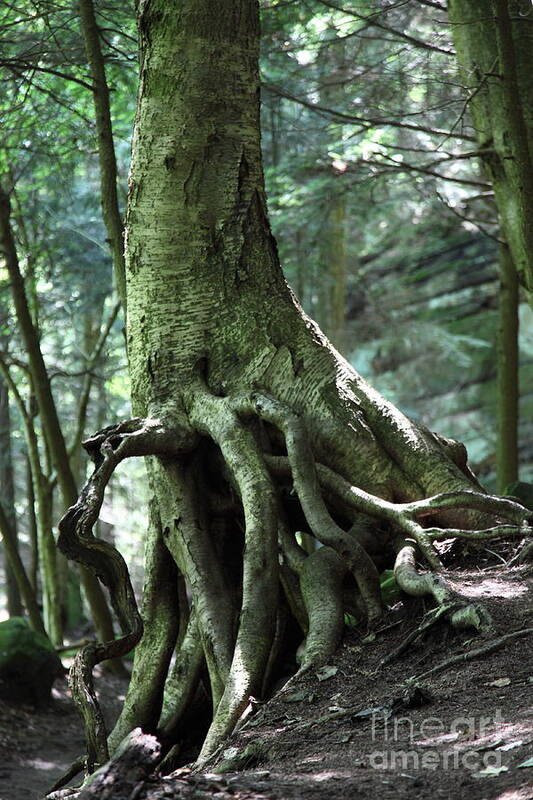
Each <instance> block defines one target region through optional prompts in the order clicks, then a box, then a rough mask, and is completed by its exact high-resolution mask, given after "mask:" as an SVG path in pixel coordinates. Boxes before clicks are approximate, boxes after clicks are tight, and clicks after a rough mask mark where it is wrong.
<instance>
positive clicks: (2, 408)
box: [0, 378, 22, 617]
mask: <svg viewBox="0 0 533 800" xmlns="http://www.w3.org/2000/svg"><path fill="white" fill-rule="evenodd" d="M0 504H1V505H2V508H3V510H4V512H5V516H6V517H7V521H8V524H9V528H10V531H11V538H12V545H13V547H14V548H15V550H16V551H17V553H18V549H19V544H18V535H17V516H16V512H15V489H14V481H13V459H12V456H11V419H10V415H9V394H8V391H7V386H6V384H5V383H4V381H3V380H2V379H1V378H0ZM6 556H7V552H6ZM11 563H12V559H10V558H6V560H5V573H6V584H7V611H8V614H9V616H10V617H20V616H22V604H21V598H20V592H19V586H18V581H17V578H16V576H15V574H14V573H13V569H12V566H11Z"/></svg>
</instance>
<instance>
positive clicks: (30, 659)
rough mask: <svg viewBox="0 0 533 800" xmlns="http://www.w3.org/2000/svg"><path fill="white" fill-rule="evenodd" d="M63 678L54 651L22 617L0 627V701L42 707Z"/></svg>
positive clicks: (61, 668) (60, 666)
mask: <svg viewBox="0 0 533 800" xmlns="http://www.w3.org/2000/svg"><path fill="white" fill-rule="evenodd" d="M63 674H64V668H63V665H62V664H61V661H60V659H59V657H58V655H57V654H56V652H55V650H54V648H53V647H52V645H51V644H50V642H49V641H48V639H47V638H46V636H43V635H42V634H41V633H37V632H36V631H33V630H32V629H31V628H30V626H29V625H28V623H27V622H26V620H24V619H23V618H22V617H11V619H8V620H6V621H5V622H1V623H0V698H1V699H2V700H4V701H6V702H8V703H15V704H22V703H30V704H31V705H36V706H42V705H45V704H46V703H47V702H48V700H49V699H50V692H51V691H52V684H53V683H54V681H55V679H56V678H58V677H59V676H60V675H63Z"/></svg>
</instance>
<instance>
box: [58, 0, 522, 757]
mask: <svg viewBox="0 0 533 800" xmlns="http://www.w3.org/2000/svg"><path fill="white" fill-rule="evenodd" d="M139 22H140V33H141V43H142V49H143V59H142V71H141V86H140V95H139V104H138V110H137V118H136V127H135V134H134V144H133V154H132V166H131V175H130V199H129V208H128V214H127V226H126V229H127V237H126V263H127V289H128V331H127V333H128V352H129V358H130V371H131V382H132V397H133V406H134V410H135V413H136V414H139V415H141V417H140V418H135V419H133V420H129V421H127V422H121V423H118V424H116V425H111V426H109V427H108V428H104V429H103V430H102V431H100V432H99V433H97V434H96V435H95V436H94V437H93V438H92V439H91V440H89V441H88V442H87V443H86V449H87V450H88V452H89V454H90V455H91V456H92V458H93V460H94V461H95V466H96V468H95V471H94V473H93V475H92V477H91V478H90V479H89V481H88V483H87V485H86V487H85V489H84V491H83V493H82V496H81V497H80V499H79V501H78V503H77V504H76V505H75V506H74V507H73V508H71V509H70V510H69V512H68V514H67V515H66V516H65V517H64V519H63V520H62V521H61V523H60V547H61V548H62V549H63V550H64V552H66V553H67V554H68V555H70V556H71V557H73V558H76V559H78V560H79V561H81V562H82V563H85V564H90V565H91V566H92V567H93V569H95V570H96V571H97V572H98V574H99V576H101V578H102V580H104V582H105V583H106V584H107V585H108V586H109V588H110V591H111V594H112V597H113V599H114V602H115V607H116V608H117V612H118V614H119V619H120V621H121V625H122V630H123V634H124V636H123V638H122V639H121V640H117V641H116V642H114V643H112V645H111V646H109V647H108V646H104V645H99V646H97V647H96V648H94V647H92V648H88V649H86V650H84V651H82V652H80V654H79V656H78V658H77V659H76V662H75V665H74V667H73V682H74V687H75V695H76V697H77V700H78V702H79V703H80V706H81V708H82V711H83V714H84V717H85V720H86V725H87V732H88V742H89V765H90V768H91V767H93V766H95V765H97V764H98V763H102V762H103V761H106V760H107V758H108V756H109V749H108V742H107V740H106V736H105V726H104V723H103V718H102V716H101V713H100V711H99V709H98V703H97V698H96V695H95V693H94V689H93V687H92V679H91V677H90V676H91V671H92V667H93V666H94V664H95V663H97V662H98V661H99V660H101V659H102V658H105V657H108V656H109V655H110V654H112V655H116V654H120V653H122V652H124V650H125V649H126V648H128V647H131V646H132V645H134V644H135V643H137V642H138V641H139V639H140V637H141V635H142V626H143V620H142V618H141V615H140V614H139V612H138V610H137V606H136V603H135V600H134V597H133V592H132V589H131V584H130V582H129V579H128V575H127V568H126V565H125V563H124V561H123V560H122V558H121V557H120V555H119V554H118V552H117V551H116V550H115V549H114V548H113V547H111V546H110V545H108V544H106V543H104V542H102V541H101V540H98V539H96V538H95V537H93V535H92V533H91V531H92V527H93V525H94V523H95V522H96V520H97V518H98V511H99V508H100V507H101V503H102V499H103V496H104V491H105V486H106V484H107V482H108V481H109V479H110V477H111V475H112V473H113V470H114V469H115V468H116V467H117V466H118V465H119V463H120V462H121V461H122V460H123V459H124V458H127V457H130V456H146V455H150V456H155V458H151V459H150V462H149V467H150V469H149V472H150V480H151V486H152V489H153V501H152V509H151V511H152V519H153V520H155V521H156V522H155V524H153V525H152V527H151V532H150V534H149V547H148V554H149V564H150V566H149V570H148V572H147V586H148V593H149V594H148V605H147V606H145V612H144V623H145V634H144V638H143V639H142V640H141V645H140V647H139V648H138V649H137V651H136V661H135V670H134V672H136V673H137V679H136V680H135V681H133V682H132V685H131V686H130V689H129V692H128V697H127V700H126V704H125V712H124V714H123V716H122V717H121V720H120V721H119V724H118V727H117V729H116V730H115V732H114V733H113V734H112V735H111V737H110V745H111V750H112V751H113V750H114V749H115V748H116V746H117V744H118V741H119V740H120V739H121V738H122V736H123V735H124V734H125V733H126V732H127V730H128V729H130V730H131V729H132V728H134V727H137V726H140V727H142V728H143V729H145V730H148V731H153V730H154V729H155V728H157V729H158V731H159V733H160V735H161V737H162V739H163V740H164V743H165V748H166V749H168V748H169V747H170V748H172V747H173V746H174V744H175V743H176V740H178V741H180V740H183V739H184V738H185V739H186V738H187V730H188V729H190V727H191V726H190V721H191V719H192V718H193V717H192V714H193V713H194V719H195V720H196V726H197V729H196V733H197V734H198V739H197V741H201V740H202V739H204V737H205V740H204V743H203V746H202V750H201V752H200V755H199V763H205V761H206V759H208V758H209V756H210V755H211V754H212V753H213V751H214V750H216V749H217V747H218V746H219V745H220V744H221V742H222V741H223V740H224V737H225V736H226V735H227V734H228V733H229V732H230V731H231V730H232V729H233V727H234V725H235V723H236V722H237V720H238V719H239V717H240V716H241V714H242V713H243V711H244V710H245V708H246V706H247V705H248V703H249V700H250V696H251V695H252V696H254V697H261V696H262V695H263V694H264V692H265V691H268V687H269V686H270V685H271V682H272V675H273V674H275V673H274V672H273V668H274V667H275V665H276V664H277V663H279V659H281V660H282V661H285V663H286V659H287V657H290V658H292V659H294V658H295V657H296V652H295V651H296V647H297V645H298V644H299V642H298V641H295V637H294V636H290V637H287V638H285V637H284V636H283V624H282V620H283V616H284V614H287V613H289V612H288V610H287V609H290V613H291V614H292V616H293V617H294V621H295V622H294V624H295V626H297V625H300V626H301V628H302V637H303V638H304V637H305V648H304V654H303V659H302V663H301V669H309V668H310V667H311V666H314V665H317V664H319V663H323V662H324V661H325V660H326V659H327V658H328V657H329V656H330V655H331V653H332V652H333V651H334V649H335V647H336V646H337V644H338V642H339V637H340V635H341V633H342V629H343V613H344V609H345V608H346V609H348V608H349V609H352V610H351V611H350V613H353V609H357V612H356V613H357V614H358V616H359V617H360V618H361V619H364V620H365V622H366V624H367V625H368V626H370V627H372V626H373V625H374V624H375V623H376V622H377V620H378V619H379V618H380V615H381V611H382V609H381V596H380V590H379V576H378V571H377V567H376V561H375V559H377V561H380V558H379V557H380V556H381V561H383V560H385V561H386V560H387V558H388V559H392V561H391V566H392V565H393V564H394V563H396V567H397V576H398V581H399V582H400V585H401V586H402V588H404V589H405V591H407V592H409V593H410V594H416V595H420V594H431V595H432V596H433V598H434V599H435V601H436V602H437V603H439V604H442V605H444V607H445V608H446V609H448V611H449V613H450V618H451V621H452V623H453V624H466V623H467V622H468V624H472V625H474V627H478V628H481V627H483V624H484V623H483V615H482V614H481V613H478V611H477V610H476V609H475V608H473V607H472V606H471V605H469V604H466V605H464V604H463V605H462V604H459V605H457V604H456V603H455V601H452V597H453V596H454V595H453V592H452V591H451V590H450V589H449V588H448V587H446V585H445V582H444V580H443V579H442V578H440V577H439V576H434V575H432V574H431V573H426V574H424V575H419V574H418V572H417V569H416V566H415V547H414V546H413V544H412V541H411V540H412V539H414V541H415V542H416V545H417V548H418V555H417V557H418V558H419V559H424V560H425V562H426V564H427V565H428V566H430V567H432V568H433V569H434V570H438V569H439V566H440V561H439V558H438V554H437V552H436V549H435V548H434V545H433V540H434V539H438V538H444V537H446V536H449V534H450V531H449V529H448V528H445V529H441V528H429V529H425V528H423V527H422V526H421V525H420V524H419V523H418V522H417V518H418V517H419V516H421V515H427V514H431V515H432V516H433V520H432V521H434V520H435V519H438V520H439V521H440V523H441V524H443V523H444V524H446V525H449V524H452V523H455V524H458V525H460V526H461V527H460V528H458V529H455V530H454V532H453V535H458V536H464V537H466V538H468V537H469V536H472V537H474V538H484V537H487V536H489V537H492V536H495V535H502V531H500V529H499V528H497V529H496V532H495V530H494V529H493V528H491V529H490V532H487V531H483V532H482V533H480V532H479V531H474V532H469V531H465V529H466V528H469V527H472V526H473V525H476V524H479V523H480V522H481V521H482V522H483V523H486V522H487V521H494V515H495V514H496V513H498V514H501V515H503V516H504V517H505V518H507V519H511V521H512V522H513V523H516V524H513V525H510V526H504V528H505V531H506V532H507V533H510V534H511V535H521V536H523V531H524V530H525V529H524V528H523V527H520V525H521V524H522V523H523V522H524V520H525V519H529V517H530V516H531V514H530V512H527V511H526V510H525V509H524V508H522V507H521V506H519V505H517V504H515V503H513V502H511V501H506V500H501V499H499V498H491V497H489V496H487V495H485V494H484V493H483V492H482V490H480V488H479V485H478V484H477V482H476V481H475V479H474V478H473V476H472V474H471V473H470V471H469V470H468V467H467V465H466V452H465V450H464V447H462V445H459V444H458V443H456V442H452V441H450V440H446V439H443V438H441V437H438V436H437V435H434V434H431V433H430V432H429V431H427V430H426V429H424V428H422V427H421V426H417V425H415V424H414V423H413V422H411V421H410V420H408V419H407V418H406V417H404V416H403V415H402V414H401V413H400V412H399V411H398V410H397V409H395V408H394V407H393V406H392V405H391V404H390V403H388V402H387V401H386V400H385V399H384V398H382V397H381V396H380V395H379V394H378V393H377V392H375V391H374V390H373V389H372V388H371V387H370V386H369V385H368V384H367V383H366V382H365V381H364V380H363V379H362V378H361V377H360V376H359V375H358V374H357V373H356V372H355V371H354V370H352V369H351V367H350V365H349V364H348V363H347V362H346V361H344V360H343V359H342V358H341V357H340V356H339V354H338V353H337V351H336V350H334V349H333V347H332V346H331V345H330V343H329V342H328V340H327V339H326V338H325V337H324V335H323V334H322V333H321V331H320V330H319V329H318V328H317V326H316V325H315V324H314V323H313V322H312V321H311V320H310V319H308V318H307V317H306V316H305V314H304V313H303V311H302V310H301V308H300V306H299V305H298V303H297V301H296V299H295V298H294V296H293V294H292V292H291V290H290V289H289V287H288V285H287V283H286V282H285V280H284V277H283V274H282V270H281V267H280V264H279V260H278V255H277V249H276V243H275V241H274V239H273V237H272V234H271V232H270V227H269V223H268V219H267V214H266V204H265V193H264V181H263V173H262V166H261V150H260V133H259V74H258V50H259V21H258V3H257V2H256V0H220V2H219V3H218V4H217V5H216V8H214V7H213V4H212V3H211V2H210V1H209V0H183V2H181V3H180V4H179V8H177V7H176V6H175V5H174V4H172V3H171V4H169V3H168V2H166V0H151V2H149V3H144V4H141V10H140V20H139ZM441 492H444V493H445V494H438V493H441ZM436 494H437V496H436V497H428V496H429V495H436ZM419 498H420V499H419ZM424 498H426V499H424ZM417 499H419V500H418V501H417ZM413 501H417V502H413ZM528 515H529V516H528ZM376 519H379V520H381V523H382V524H383V526H384V529H383V528H382V525H381V524H379V525H378V524H376ZM300 531H303V532H304V533H309V534H312V535H313V536H314V537H315V538H316V539H318V540H319V542H320V543H321V544H322V545H323V547H320V548H319V549H318V550H317V551H316V552H314V553H312V554H311V555H308V554H307V553H306V552H305V551H304V550H303V549H302V548H301V547H300V546H299V544H298V541H297V538H296V533H297V532H300ZM405 537H407V538H408V539H409V540H410V542H411V543H409V542H408V541H406V540H405ZM163 545H164V547H163ZM165 548H166V549H165ZM394 548H396V549H397V550H398V557H397V558H396V561H395V555H394ZM280 557H281V560H282V563H281V564H280ZM170 558H172V559H173V560H174V562H175V564H176V566H177V568H178V570H179V572H180V573H182V575H183V576H185V579H186V581H187V585H188V589H189V591H190V598H191V607H190V613H189V615H188V622H187V627H186V631H185V633H184V635H182V633H179V634H178V633H177V631H176V625H175V619H174V622H172V624H169V621H168V620H169V617H170V618H171V619H172V616H173V615H172V604H170V605H169V602H168V599H169V598H168V596H167V592H168V584H167V583H166V582H167V581H168V580H169V579H170V580H172V572H173V571H172V570H169V569H168V564H166V563H165V562H166V560H167V561H168V560H169V559H170ZM174 574H177V573H176V572H175V571H174ZM160 580H161V583H162V585H163V581H165V583H164V586H165V593H164V596H161V597H160V598H158V597H157V595H156V594H155V593H154V586H158V585H159V584H158V581H160ZM179 580H180V579H179V578H176V593H177V591H178V589H177V587H178V584H179ZM345 585H346V586H347V596H346V600H345V595H344V591H343V587H344V586H345ZM158 599H159V600H160V601H161V602H160V610H158V609H157V603H156V601H157V600H158ZM170 600H171V598H170ZM452 609H453V611H452ZM169 610H170V611H169ZM174 616H175V615H174ZM178 635H179V641H180V644H179V646H178V650H177V654H176V663H175V665H174V667H173V669H172V670H171V671H170V673H169V674H168V676H167V680H166V684H165V686H164V691H163V685H162V682H163V679H162V675H163V674H164V673H165V669H166V665H167V664H168V660H169V652H170V646H171V643H172V640H175V641H176V644H177V643H178V639H177V638H176V637H177V636H178ZM143 643H144V644H143ZM204 662H205V665H206V666H207V671H206V670H204V669H203V665H204ZM140 671H142V673H143V674H149V675H150V676H154V679H153V680H150V681H148V682H143V681H141V680H139V679H138V676H139V674H141V672H140ZM161 693H162V702H161ZM176 698H178V700H176ZM180 698H181V700H180ZM183 698H186V701H184V700H183ZM160 704H161V708H162V714H161V716H160V719H159V723H156V722H155V721H154V716H157V713H156V714H154V709H155V710H156V711H158V709H159V705H160ZM184 706H185V708H184ZM199 707H200V709H201V713H200V712H199V711H198V708H199ZM211 707H212V721H211V724H210V725H209V726H207V725H206V726H205V728H204V729H202V724H203V723H202V720H203V719H204V715H205V714H206V713H207V714H208V715H210V716H211V711H210V709H211ZM187 714H189V716H187ZM207 728H208V729H207ZM170 752H171V753H172V750H171V751H170Z"/></svg>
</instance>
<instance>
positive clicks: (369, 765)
mask: <svg viewBox="0 0 533 800" xmlns="http://www.w3.org/2000/svg"><path fill="white" fill-rule="evenodd" d="M477 561H478V563H477V565H476V566H475V567H474V566H472V565H471V566H470V568H469V569H463V570H462V571H460V572H458V571H454V572H453V573H450V579H451V580H453V583H454V585H455V587H456V588H457V589H458V590H459V591H461V592H462V593H463V594H464V595H467V596H469V597H471V598H472V599H473V600H475V601H478V600H482V601H483V603H484V604H485V606H486V607H487V608H488V610H489V611H490V613H491V614H492V617H493V620H494V623H495V627H496V631H495V633H494V634H493V635H491V636H490V637H489V639H488V640H487V639H483V638H481V637H479V636H472V633H468V632H467V631H464V632H451V631H450V630H449V629H448V627H447V626H446V625H445V624H442V625H441V624H440V623H438V624H437V625H435V626H434V627H433V628H432V629H431V631H430V632H429V634H428V635H427V636H426V638H425V639H424V640H423V641H422V642H420V643H418V644H416V645H413V646H411V647H410V648H409V649H408V650H407V651H406V653H405V654H404V655H402V656H399V657H398V658H396V659H394V660H393V661H392V662H391V663H390V664H388V665H387V666H386V667H384V668H382V669H381V670H378V665H379V662H380V661H381V659H383V658H384V657H385V656H386V655H387V654H389V653H391V652H392V651H393V650H394V649H395V648H396V647H397V646H398V645H399V644H401V642H403V641H404V640H405V638H406V637H407V635H408V634H409V632H411V631H412V630H413V629H414V628H415V627H416V625H417V624H418V623H419V622H420V620H421V618H422V614H423V609H422V607H421V606H420V604H417V603H412V604H408V605H404V604H398V605H397V606H396V607H394V608H393V609H391V610H390V611H389V612H388V614H387V617H386V618H385V619H384V620H383V623H382V625H381V627H380V629H379V630H378V632H377V633H376V634H374V635H371V636H370V637H365V636H364V634H357V633H356V632H352V633H350V634H348V635H347V636H346V638H345V642H344V646H343V647H342V648H341V649H340V650H339V652H338V654H337V655H336V656H335V657H334V658H332V659H331V662H330V664H328V665H327V668H323V669H322V670H320V671H318V673H317V672H310V673H308V674H307V675H304V676H301V677H299V678H298V679H296V680H292V681H291V682H290V684H288V685H287V686H285V687H284V688H283V689H282V690H281V691H280V692H278V694H277V695H276V696H275V697H274V698H273V699H272V700H271V701H270V702H269V703H268V704H266V705H259V706H258V710H257V712H256V713H255V714H254V715H253V716H251V717H250V719H249V720H248V721H247V723H246V724H245V725H244V726H243V727H242V728H241V730H240V731H239V732H237V733H236V734H234V736H233V737H232V738H231V740H230V741H228V743H227V745H226V747H225V749H224V752H223V753H222V754H221V757H220V758H219V760H218V761H217V762H216V763H214V764H212V765H210V767H209V772H204V773H201V774H194V773H191V772H190V771H189V770H188V769H187V768H182V769H179V770H176V771H175V772H174V773H172V774H171V775H169V776H166V777H164V778H153V779H152V778H151V779H148V780H147V781H146V782H145V783H144V786H142V787H141V786H137V787H136V791H135V794H134V796H135V798H136V800H162V799H163V798H195V800H201V798H215V800H230V799H231V800H289V799H290V800H292V798H294V799H295V800H296V798H298V800H300V799H302V800H314V799H315V798H328V800H329V799H330V798H331V800H337V798H338V800H341V798H342V800H351V798H355V797H357V798H360V799H361V800H367V798H368V800H370V798H372V799H373V798H385V799H386V798H395V799H397V798H399V800H408V798H409V800H411V799H412V798H416V800H429V798H431V800H441V798H442V799H444V798H446V799H448V798H449V799H450V800H451V798H454V800H455V798H463V797H467V798H468V800H492V798H494V799H496V798H498V800H532V799H533V634H530V635H528V636H524V637H523V638H519V639H514V640H511V641H509V642H507V643H506V644H505V646H503V647H502V648H500V649H499V650H497V651H495V652H493V653H491V654H490V655H485V656H482V657H478V658H475V659H473V660H467V661H462V662H458V663H455V664H453V665H451V666H448V667H447V668H445V669H442V670H441V671H438V672H436V673H434V674H432V675H430V676H428V677H423V678H416V676H418V675H420V674H421V673H423V672H425V671H426V670H428V669H430V668H432V667H434V666H436V665H437V664H440V663H441V662H443V661H444V660H446V659H447V658H449V657H450V656H451V655H460V654H467V653H468V652H470V651H471V650H473V649H475V648H478V647H480V646H483V645H484V644H486V643H487V641H491V640H492V639H493V638H497V637H498V636H502V635H505V634H507V633H510V632H512V631H515V630H519V629H522V628H529V627H532V626H533V568H531V567H529V568H525V567H520V568H512V569H509V568H502V567H501V566H500V567H495V566H493V565H492V566H487V565H486V562H485V561H484V560H483V559H482V558H481V557H480V558H478V559H477ZM376 670H378V671H377V672H376ZM413 676H414V677H415V678H416V679H415V680H414V681H413V682H412V683H411V684H409V686H408V685H406V679H408V678H411V677H413ZM97 685H98V686H99V690H100V692H101V695H102V703H103V707H104V708H105V709H106V713H107V715H108V716H109V717H113V716H115V715H116V713H117V712H118V709H119V706H120V698H121V697H123V694H124V689H125V686H124V682H122V681H119V680H117V679H116V678H114V677H112V676H109V675H105V674H104V675H102V676H101V677H100V679H99V680H98V681H97ZM0 746H1V752H2V762H1V764H0V787H4V788H3V789H2V788H0V799H1V800H8V798H9V800H26V798H27V799H28V800H30V798H38V797H42V795H43V791H44V790H45V789H46V788H48V787H49V786H50V784H51V783H53V781H54V780H55V779H56V778H57V777H58V775H59V774H61V772H63V771H64V770H65V769H66V767H67V766H68V765H69V764H70V763H71V762H72V761H73V760H74V759H75V758H76V757H77V756H78V755H79V754H80V753H81V752H82V749H83V737H82V732H81V725H80V722H79V718H78V716H77V714H76V711H75V710H74V708H73V706H72V703H71V701H70V700H69V699H68V697H67V696H66V692H65V689H64V687H63V686H59V688H58V690H57V691H56V694H55V698H54V702H53V704H52V705H51V707H50V708H49V709H47V710H45V711H39V712H37V713H35V712H34V711H32V710H30V709H23V710H22V711H21V710H20V709H17V710H15V709H13V708H9V709H8V708H7V707H5V706H0ZM117 789H118V787H117ZM106 796H107V795H106ZM109 796H110V797H115V796H116V797H117V798H118V797H119V796H120V797H121V798H122V797H124V798H126V797H129V796H130V793H129V792H128V793H124V794H123V793H121V792H119V794H112V795H109Z"/></svg>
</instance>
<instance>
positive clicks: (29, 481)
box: [25, 454, 39, 594]
mask: <svg viewBox="0 0 533 800" xmlns="http://www.w3.org/2000/svg"><path fill="white" fill-rule="evenodd" d="M25 466H26V482H25V485H26V498H27V515H28V536H29V539H30V552H31V555H30V580H31V584H32V586H33V589H34V591H35V593H36V594H37V593H38V580H37V575H38V572H39V544H38V540H37V516H36V514H35V492H34V491H33V477H32V474H31V462H30V459H29V457H28V455H27V454H26V456H25Z"/></svg>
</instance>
